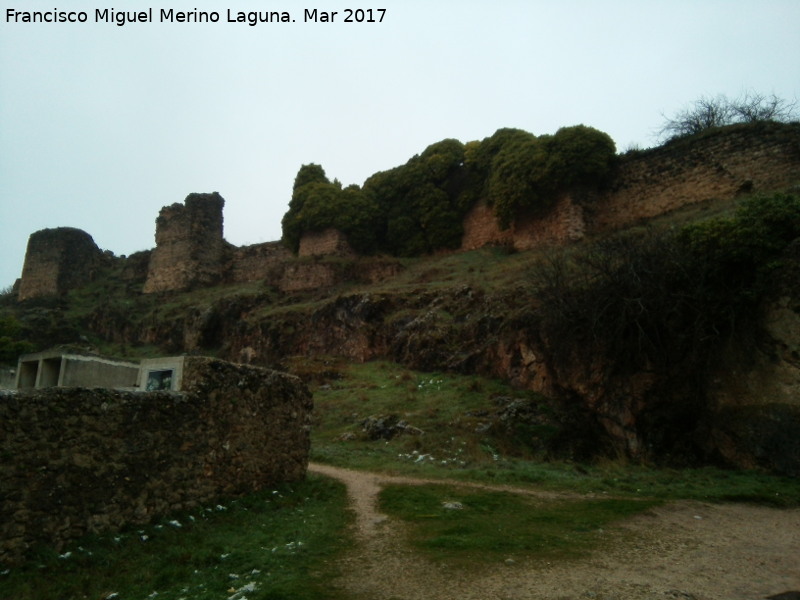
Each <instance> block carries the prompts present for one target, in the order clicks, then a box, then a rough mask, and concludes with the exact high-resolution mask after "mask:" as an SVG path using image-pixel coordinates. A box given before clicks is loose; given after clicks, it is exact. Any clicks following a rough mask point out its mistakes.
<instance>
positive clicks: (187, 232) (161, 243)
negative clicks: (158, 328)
mask: <svg viewBox="0 0 800 600" xmlns="http://www.w3.org/2000/svg"><path fill="white" fill-rule="evenodd" d="M224 205H225V200H224V199H223V197H222V196H220V195H219V193H217V192H213V193H211V194H189V195H188V196H187V197H186V200H185V201H184V203H183V204H178V203H176V204H173V205H171V206H165V207H164V208H162V209H161V212H159V214H158V218H157V219H156V248H155V249H154V250H153V253H152V254H151V256H150V264H149V267H148V271H147V280H146V281H145V284H144V290H143V291H144V293H146V294H147V293H153V292H167V291H170V292H172V291H185V290H188V289H191V288H193V287H197V286H205V285H212V284H214V283H217V282H218V281H219V280H220V278H221V276H222V268H223V262H224V260H223V259H224V251H225V247H226V243H225V240H224V239H223V238H222V207H223V206H224Z"/></svg>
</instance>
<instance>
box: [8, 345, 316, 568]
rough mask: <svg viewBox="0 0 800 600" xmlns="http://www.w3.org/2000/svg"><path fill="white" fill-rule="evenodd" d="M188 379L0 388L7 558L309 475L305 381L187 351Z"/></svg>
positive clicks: (185, 375) (185, 376) (59, 546)
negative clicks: (161, 386)
mask: <svg viewBox="0 0 800 600" xmlns="http://www.w3.org/2000/svg"><path fill="white" fill-rule="evenodd" d="M183 385H184V390H185V392H183V393H166V392H149V393H145V392H122V391H115V390H108V389H85V388H50V389H46V390H38V391H35V392H24V393H23V392H19V393H10V392H0V454H1V455H2V459H3V460H2V462H0V498H2V503H0V563H3V564H6V565H11V564H17V563H19V562H21V561H23V560H24V559H25V556H26V553H27V552H28V551H29V550H31V549H32V548H33V547H36V546H37V545H46V546H51V547H54V548H55V549H56V550H58V551H62V550H63V548H64V547H65V546H66V545H67V544H68V543H69V542H70V541H71V540H74V539H76V538H78V537H80V536H83V535H85V534H87V533H94V532H102V531H113V530H118V529H119V528H121V527H123V526H124V525H127V524H140V523H146V522H148V521H150V520H151V519H153V517H155V516H156V515H165V514H168V513H171V512H174V511H182V510H191V509H194V508H196V507H198V506H202V505H204V504H205V503H210V502H214V501H215V500H217V499H220V498H223V497H231V496H237V495H241V494H245V493H249V492H253V491H257V490H260V489H262V488H264V487H265V486H269V485H270V484H273V483H275V482H279V481H295V480H299V479H302V478H303V477H304V476H305V471H306V467H307V464H308V451H309V445H310V441H309V440H310V438H309V432H310V422H311V410H312V401H311V395H310V393H309V392H308V389H307V388H306V387H305V385H304V384H303V383H302V382H301V381H300V380H299V379H298V378H296V377H293V376H290V375H287V374H284V373H279V372H276V371H270V370H267V369H261V368H257V367H249V366H244V365H235V364H231V363H226V362H223V361H219V360H215V359H207V358H196V357H187V358H186V360H185V363H184V372H183Z"/></svg>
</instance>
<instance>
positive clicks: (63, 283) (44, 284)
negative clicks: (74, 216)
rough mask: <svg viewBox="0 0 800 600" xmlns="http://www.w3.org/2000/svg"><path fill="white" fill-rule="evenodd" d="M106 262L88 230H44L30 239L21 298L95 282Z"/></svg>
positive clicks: (70, 228) (24, 266) (20, 293)
mask: <svg viewBox="0 0 800 600" xmlns="http://www.w3.org/2000/svg"><path fill="white" fill-rule="evenodd" d="M104 264H105V261H104V256H103V253H102V251H101V250H100V249H99V248H98V247H97V245H96V244H95V243H94V240H93V239H92V236H90V235H89V234H88V233H86V232H85V231H82V230H80V229H75V228H72V227H58V228H56V229H42V230H40V231H37V232H35V233H33V234H31V236H30V238H28V248H27V250H26V252H25V264H24V265H23V267H22V278H21V280H20V285H19V290H18V293H17V294H18V295H17V297H18V299H19V300H30V299H31V298H39V297H46V296H59V295H61V294H65V293H66V292H68V291H69V290H71V289H73V288H76V287H78V286H81V285H85V284H87V283H89V282H90V281H92V279H93V278H94V277H95V275H96V274H97V271H98V270H99V269H100V268H101V267H102V266H103V265H104Z"/></svg>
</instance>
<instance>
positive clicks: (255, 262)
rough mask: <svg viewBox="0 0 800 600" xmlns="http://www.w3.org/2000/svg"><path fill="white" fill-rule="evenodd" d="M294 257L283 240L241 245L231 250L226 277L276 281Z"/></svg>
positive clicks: (236, 279) (242, 279)
mask: <svg viewBox="0 0 800 600" xmlns="http://www.w3.org/2000/svg"><path fill="white" fill-rule="evenodd" d="M292 258H294V255H293V254H292V252H291V251H290V250H289V249H288V248H287V247H286V246H284V245H283V243H281V242H267V243H265V244H253V245H252V246H241V247H239V248H235V249H233V251H232V252H231V258H230V261H229V264H228V266H227V267H226V269H225V277H226V279H228V280H230V281H232V282H236V283H243V282H247V281H259V280H265V281H274V280H276V279H280V276H281V275H280V273H281V271H282V269H283V266H284V265H285V264H286V263H287V262H289V261H290V260H292Z"/></svg>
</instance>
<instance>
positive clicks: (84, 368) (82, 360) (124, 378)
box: [17, 350, 139, 390]
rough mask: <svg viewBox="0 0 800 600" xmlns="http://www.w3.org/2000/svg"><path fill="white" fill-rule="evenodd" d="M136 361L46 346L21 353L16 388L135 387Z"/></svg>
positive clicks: (137, 372)
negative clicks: (32, 351)
mask: <svg viewBox="0 0 800 600" xmlns="http://www.w3.org/2000/svg"><path fill="white" fill-rule="evenodd" d="M138 379H139V365H138V364H136V363H132V362H123V361H118V360H110V359H107V358H102V357H100V356H96V355H85V354H77V353H70V352H64V351H63V350H45V351H44V352H35V353H33V354H23V355H22V356H20V357H19V361H18V362H17V389H18V390H30V389H41V388H46V387H90V388H91V387H103V388H116V389H135V388H136V385H137V382H138Z"/></svg>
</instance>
